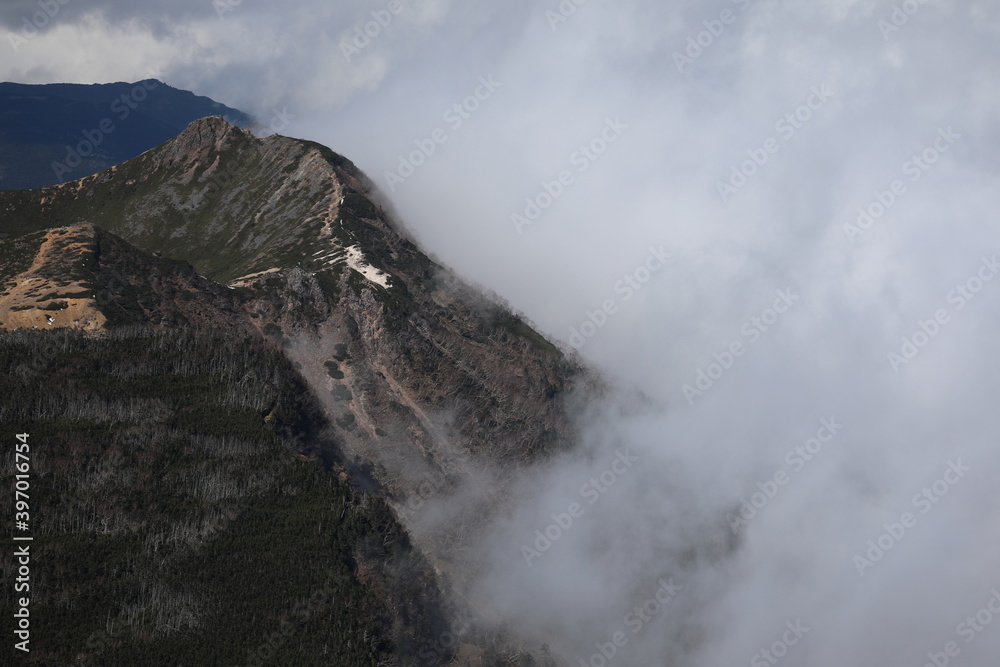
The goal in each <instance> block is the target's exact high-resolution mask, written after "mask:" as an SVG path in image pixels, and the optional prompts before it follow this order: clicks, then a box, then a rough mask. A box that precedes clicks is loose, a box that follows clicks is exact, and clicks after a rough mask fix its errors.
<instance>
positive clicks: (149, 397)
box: [0, 327, 447, 666]
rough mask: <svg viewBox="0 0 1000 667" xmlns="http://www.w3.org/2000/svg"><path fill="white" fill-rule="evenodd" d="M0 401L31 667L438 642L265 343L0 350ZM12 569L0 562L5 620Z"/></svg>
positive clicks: (428, 597) (418, 584)
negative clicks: (22, 538) (23, 526)
mask: <svg viewBox="0 0 1000 667" xmlns="http://www.w3.org/2000/svg"><path fill="white" fill-rule="evenodd" d="M0 395H2V396H3V397H4V398H3V399H0V423H3V424H4V425H5V426H7V427H8V428H7V429H5V430H6V432H7V437H10V438H13V435H14V433H17V432H27V433H30V434H31V437H30V440H29V442H30V444H31V447H32V456H33V461H32V472H33V476H32V488H31V512H32V531H33V534H34V536H35V540H34V542H33V543H32V554H33V560H32V562H33V567H34V573H35V579H34V581H33V588H32V591H31V594H32V595H31V597H32V602H31V609H32V616H31V619H32V620H31V623H32V644H31V648H32V652H31V654H30V657H29V658H28V662H29V664H39V665H69V664H81V665H130V666H131V665H157V664H162V665H179V664H185V665H234V664H274V665H290V664H294V665H313V664H315V665H320V664H322V665H330V664H336V665H345V666H350V665H376V664H379V663H380V661H381V660H386V659H389V657H390V656H396V655H399V654H401V653H402V652H404V651H407V652H414V653H415V650H414V647H418V646H422V645H424V644H425V643H426V642H428V641H431V640H432V638H433V637H435V636H437V635H439V634H440V632H441V631H442V630H441V629H442V627H443V626H442V621H441V611H440V607H439V597H438V593H437V590H436V588H435V586H434V584H433V579H432V577H431V575H430V574H429V572H428V568H427V567H426V566H425V565H424V564H423V562H422V560H421V558H420V557H419V556H418V555H417V554H416V553H415V552H414V550H413V549H412V548H411V546H410V544H409V541H408V538H407V536H406V534H405V533H404V531H403V530H402V528H401V527H400V526H399V524H398V523H397V522H396V520H395V518H394V516H393V514H392V512H391V511H390V509H389V508H388V507H387V506H386V504H385V503H384V502H383V501H382V500H381V499H379V498H377V497H375V496H373V495H370V494H369V493H366V492H362V491H360V490H358V489H357V488H354V487H353V486H351V485H350V484H349V483H348V482H347V478H346V475H344V474H343V473H341V474H338V473H337V470H338V469H339V468H338V467H337V462H338V457H339V451H338V449H337V447H336V443H335V442H334V441H333V440H332V437H331V436H330V434H329V432H328V431H327V427H326V424H325V422H324V420H323V417H322V415H321V412H320V410H319V409H318V407H317V406H316V405H315V404H314V403H313V402H312V399H311V397H310V394H309V392H308V390H307V388H306V387H305V385H304V384H303V383H302V381H301V379H300V378H299V377H298V375H297V374H296V373H295V371H294V369H292V367H291V365H290V364H289V362H288V361H287V360H285V358H284V357H283V356H282V355H281V353H280V351H279V350H277V349H276V348H274V347H273V346H272V345H270V344H269V343H267V342H266V341H264V340H262V339H260V338H244V337H236V336H233V335H232V334H222V333H219V332H212V331H196V330H188V331H186V332H176V331H164V330H160V331H155V332H154V331H152V330H149V329H144V328H132V327H126V328H118V329H114V330H112V331H111V332H110V333H108V334H107V335H104V336H102V337H99V338H86V337H84V336H82V335H81V334H78V333H71V332H67V331H61V332H58V331H57V332H13V333H6V334H0ZM8 451H9V452H10V451H13V447H10V448H8ZM317 460H321V461H325V462H326V463H327V468H328V469H327V470H324V466H322V465H320V463H318V462H317ZM13 462H14V457H13V456H12V455H8V456H5V457H4V459H3V467H4V477H5V478H6V479H13V474H14V471H13ZM12 500H13V498H12V496H11V494H4V495H3V496H2V500H0V508H2V511H3V513H4V515H5V516H13V514H12V508H11V507H10V504H11V502H12ZM13 571H14V567H13V559H12V556H11V552H10V550H4V556H3V573H4V582H3V586H2V593H0V600H2V604H3V607H4V608H5V609H12V608H13V601H12V599H11V598H12V595H13V585H12V573H13ZM4 626H5V627H7V628H8V632H7V634H10V632H9V630H10V629H11V628H10V626H11V620H10V619H9V618H8V620H7V621H6V622H5V623H4ZM255 656H258V657H263V658H266V659H264V660H263V661H262V662H255V659H256V658H255ZM438 657H439V659H441V661H442V662H444V661H445V660H444V658H445V657H447V656H438ZM386 664H395V663H391V662H390V663H386ZM413 664H421V663H413ZM423 664H428V663H423Z"/></svg>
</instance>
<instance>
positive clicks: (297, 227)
mask: <svg viewBox="0 0 1000 667" xmlns="http://www.w3.org/2000/svg"><path fill="white" fill-rule="evenodd" d="M378 202H379V199H378V195H377V193H376V192H375V189H374V187H373V186H372V184H371V183H370V182H369V180H368V179H367V178H366V177H365V176H364V175H363V174H362V173H361V172H360V171H358V170H357V168H356V167H355V166H354V165H353V164H352V163H351V162H349V161H348V160H346V159H345V158H343V157H341V156H339V155H337V154H335V153H333V152H332V151H330V150H329V149H326V148H324V147H322V146H319V145H317V144H313V143H310V142H305V141H298V140H293V139H289V138H285V137H278V136H273V137H269V138H267V139H258V138H255V137H253V136H252V135H251V134H249V133H248V132H245V131H244V130H241V129H239V128H237V127H235V126H233V125H230V124H229V123H227V122H225V121H224V120H222V119H221V118H205V119H202V120H200V121H197V122H195V123H192V124H191V125H190V126H189V127H188V128H187V129H186V130H185V131H184V132H183V133H182V134H181V135H179V136H178V137H176V138H175V139H173V140H171V141H170V142H167V143H166V144H163V145H161V146H159V147H157V148H155V149H153V150H151V151H148V152H146V153H144V154H143V155H141V156H139V157H137V158H135V159H134V160H131V161H129V162H127V163H124V164H122V165H119V166H117V167H114V168H112V169H109V170H107V171H105V172H102V173H100V174H96V175H94V176H91V177H88V178H85V179H82V180H80V181H75V182H72V183H66V184H64V185H61V186H55V187H49V188H42V189H39V190H32V191H12V192H2V193H0V228H2V229H5V230H10V231H11V233H13V234H18V235H22V236H21V237H19V238H30V237H29V236H23V235H26V234H31V233H38V232H40V231H41V230H45V229H49V228H52V227H56V226H67V225H73V227H72V229H74V230H78V231H76V232H73V233H75V234H84V235H86V234H91V235H92V236H94V237H95V238H98V239H100V238H104V241H103V245H101V244H98V246H99V247H104V248H106V249H107V250H105V251H102V252H98V253H96V255H94V256H95V258H96V259H95V261H96V262H97V264H98V267H97V268H98V269H100V268H101V267H102V266H104V265H107V266H109V267H115V268H116V271H117V272H118V274H119V275H120V277H119V278H117V280H118V282H119V283H124V284H126V285H129V286H131V287H132V288H134V289H133V290H132V291H129V290H119V291H118V292H114V295H115V297H114V298H113V299H111V300H109V302H108V303H103V304H102V303H96V304H94V305H90V306H86V305H81V306H80V308H90V309H91V310H92V311H93V316H92V320H91V321H92V322H94V324H93V325H92V328H96V327H100V326H103V325H104V324H105V322H104V321H102V320H101V317H103V318H104V320H107V321H111V323H112V324H113V323H114V318H115V317H116V313H117V311H118V310H125V311H127V312H130V313H132V315H133V316H134V317H141V318H145V319H146V320H147V321H150V322H153V323H155V324H158V325H159V326H169V325H172V324H181V323H189V324H195V325H198V326H211V325H214V326H224V327H233V328H237V329H240V330H247V329H253V330H256V331H259V332H260V333H261V334H263V335H266V336H269V337H271V338H273V339H274V340H276V341H279V342H280V343H281V345H282V346H283V348H284V350H285V352H286V354H287V355H288V356H289V357H290V358H291V359H292V360H293V361H294V362H295V363H296V365H297V367H298V368H299V371H300V372H301V374H302V376H303V377H304V378H305V380H306V381H307V382H308V384H309V386H310V387H311V389H312V390H313V392H314V394H315V395H316V397H317V398H319V400H320V402H321V403H322V405H323V406H324V408H325V410H326V412H327V416H328V418H329V421H330V423H331V424H332V427H331V428H332V430H333V433H332V439H333V441H335V442H336V443H337V447H338V451H336V452H329V453H328V454H329V456H341V455H344V456H346V458H347V459H349V460H350V461H349V463H352V464H353V468H354V469H355V470H363V471H364V474H363V475H359V478H364V479H366V480H367V482H368V483H373V484H375V485H376V486H378V487H379V488H381V489H382V490H383V491H384V492H385V494H386V496H387V497H388V498H389V499H390V500H391V501H393V502H394V503H396V507H397V509H400V508H402V507H403V506H404V505H405V504H406V503H407V501H412V500H413V499H414V498H422V499H427V498H428V497H433V496H440V495H446V494H447V493H448V491H449V490H450V489H452V488H454V487H455V485H456V484H457V483H458V482H460V481H462V480H464V479H467V478H468V476H469V475H470V474H471V473H472V472H473V471H474V470H476V469H479V468H486V469H489V471H490V474H491V475H493V476H500V477H502V476H503V475H505V474H508V473H509V472H510V471H512V470H514V469H516V468H517V467H518V466H520V465H522V464H525V463H528V462H531V461H536V460H538V458H539V457H542V456H544V455H545V454H546V453H547V452H549V451H552V450H554V449H557V448H562V447H566V446H568V445H569V444H570V443H572V442H573V441H574V439H575V434H574V431H573V428H572V426H571V421H570V419H569V418H568V416H567V414H568V404H569V402H570V401H571V400H572V398H573V396H574V392H575V389H578V388H581V387H582V388H584V389H586V390H587V392H592V391H594V390H595V389H597V388H598V387H599V381H597V380H596V379H595V378H594V377H593V376H592V375H590V374H589V373H588V372H587V371H585V370H584V369H583V368H582V367H581V366H579V365H578V364H577V363H576V362H575V361H573V360H571V359H569V358H567V357H566V356H565V355H564V354H563V352H562V351H561V350H560V349H559V348H557V347H556V346H554V345H552V344H551V343H550V342H549V341H547V340H546V339H545V338H544V337H542V336H541V335H539V334H538V333H537V332H535V331H534V330H532V329H531V328H530V327H529V326H528V325H527V324H526V323H525V322H524V321H523V320H522V319H521V318H519V317H518V316H516V315H515V314H514V313H512V312H510V310H509V309H507V308H506V307H504V306H503V305H501V304H499V303H498V302H497V301H496V300H495V299H491V298H489V297H487V296H486V295H484V294H482V293H481V292H479V291H477V290H476V289H473V288H472V287H470V286H468V285H467V284H465V283H463V282H462V281H461V280H460V279H459V278H457V277H456V276H455V275H454V274H452V273H451V272H450V271H448V270H447V269H445V268H443V267H441V266H439V265H438V264H436V263H435V262H434V261H432V260H431V259H430V258H428V257H427V256H426V255H425V254H424V253H423V252H421V251H420V249H419V248H417V247H416V245H415V244H414V243H413V242H412V241H411V240H410V239H409V238H408V236H407V235H406V234H405V232H403V231H402V230H401V229H400V228H399V226H398V225H397V224H396V223H395V222H393V221H392V220H391V218H390V217H389V215H387V214H386V212H385V211H384V210H383V208H382V206H381V205H380V204H379V203H378ZM101 229H104V230H107V231H108V232H111V234H105V233H104V232H102V231H100V230H101ZM87 230H89V231H87ZM45 233H46V234H50V235H51V234H55V232H52V231H49V232H45ZM102 234H103V235H104V237H102ZM112 234H113V235H115V236H112ZM117 237H121V239H118V238H117ZM122 239H123V240H122ZM13 240H14V239H12V240H11V241H8V243H10V242H12V241H13ZM129 244H131V245H134V246H136V247H137V248H139V249H141V250H139V251H136V250H134V249H131V250H129V247H130V245H129ZM151 252H155V253H157V254H159V253H162V254H163V255H164V256H167V257H170V258H172V259H174V260H182V262H181V263H178V262H173V263H168V262H167V260H163V259H161V258H159V257H153V256H152V255H148V254H147V253H151ZM115 253H117V255H116V254H115ZM129 257H130V258H132V260H129V262H126V261H125V258H129ZM116 258H117V259H116ZM186 262H189V263H190V264H191V265H193V267H194V268H193V269H192V268H190V267H187V266H186V264H183V263H186ZM165 263H167V264H169V266H167V264H165ZM126 264H127V265H129V266H131V267H132V268H130V269H129V270H127V271H126V270H124V269H123V268H122V267H123V266H124V265H126ZM170 267H173V268H172V269H171V268H170ZM185 267H186V268H185ZM195 270H197V271H198V272H201V273H202V274H204V275H205V276H207V278H202V277H200V276H198V275H197V274H196V273H194V272H195ZM23 271H24V269H21V271H19V272H18V273H17V274H16V275H18V276H20V275H21V274H22V273H23ZM92 273H93V277H92V278H91V279H90V282H89V283H85V284H86V285H88V286H89V287H95V286H97V287H99V286H100V284H104V283H106V282H107V280H109V278H108V274H109V271H107V270H95V271H93V272H92ZM144 274H145V276H146V278H147V280H145V281H143V280H140V279H138V277H140V276H142V275H144ZM21 280H22V279H21V278H18V279H17V280H16V281H15V282H20V281H21ZM102 281H104V283H102ZM216 281H218V282H216ZM140 284H141V285H144V287H143V289H145V288H148V290H147V291H146V292H144V295H145V297H144V299H139V298H138V297H137V295H136V294H135V293H134V292H135V290H136V289H138V288H139V287H138V286H139V285H140ZM19 289H20V288H19ZM88 312H90V311H88ZM8 317H9V315H7V314H5V313H0V320H3V321H6V318H8ZM134 317H133V319H134ZM10 321H12V322H13V321H14V320H13V319H11V320H10ZM129 321H132V320H129ZM53 326H57V325H56V324H53ZM421 487H422V488H421ZM488 504H489V498H488V497H480V498H478V504H476V503H473V505H472V506H470V507H468V508H460V509H461V511H462V512H465V520H469V517H470V516H478V515H479V514H480V513H481V512H484V511H486V510H487V509H488V508H487V506H488ZM403 516H405V512H404V513H403ZM415 537H416V538H417V541H418V543H422V544H423V545H424V546H425V547H427V548H428V550H429V555H430V556H431V557H432V558H433V559H434V560H435V561H436V562H437V564H438V565H439V567H445V569H446V566H445V564H444V562H443V560H441V554H440V553H437V554H436V553H434V544H435V542H434V541H432V540H431V539H429V536H428V539H425V540H421V536H420V535H416V536H415ZM454 565H455V566H456V567H461V564H460V563H457V562H456V563H454Z"/></svg>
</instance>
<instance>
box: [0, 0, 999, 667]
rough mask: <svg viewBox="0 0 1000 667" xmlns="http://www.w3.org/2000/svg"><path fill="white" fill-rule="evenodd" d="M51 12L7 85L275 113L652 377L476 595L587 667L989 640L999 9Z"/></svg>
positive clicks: (875, 661)
mask: <svg viewBox="0 0 1000 667" xmlns="http://www.w3.org/2000/svg"><path fill="white" fill-rule="evenodd" d="M43 5H45V3H44V2H43V3H39V2H28V1H22V2H14V3H7V4H5V5H4V7H3V9H2V11H0V23H2V25H3V26H4V29H5V30H7V31H8V34H7V35H5V36H4V40H3V41H4V42H5V44H3V45H0V47H2V48H3V49H5V50H6V55H5V57H4V58H3V59H2V61H0V78H4V79H9V80H17V81H23V82H46V81H79V82H91V81H112V80H134V79H141V78H144V77H145V76H147V74H146V71H147V70H148V69H149V68H157V69H158V70H159V71H161V72H162V78H163V79H164V80H166V81H167V82H168V83H170V84H171V85H175V86H178V87H181V88H188V89H191V90H194V91H195V92H197V93H199V94H205V95H209V96H211V97H213V98H215V99H217V100H219V101H222V102H224V103H226V104H229V105H232V106H236V107H238V108H242V109H244V110H246V111H249V112H254V113H256V114H257V115H258V116H260V117H262V118H267V117H268V116H269V115H270V114H273V113H277V112H278V111H284V112H285V113H287V114H290V115H291V116H293V117H294V118H293V120H292V121H291V122H290V123H289V125H288V127H287V128H286V129H285V130H284V133H286V134H290V135H292V136H301V137H305V138H309V139H313V140H316V141H320V142H322V143H324V144H327V145H329V146H331V147H332V148H333V149H334V150H337V151H338V152H341V153H343V154H345V155H347V156H349V157H350V158H351V159H352V160H354V161H355V162H356V163H357V164H358V165H359V166H361V167H362V168H363V169H364V170H365V171H366V172H367V173H368V174H369V175H370V176H371V177H372V179H373V180H374V181H375V182H376V183H378V184H379V186H380V187H381V188H383V190H385V192H386V194H387V195H388V197H389V198H390V199H391V200H392V201H393V203H394V204H395V206H396V207H397V209H398V210H399V212H400V216H401V218H402V220H403V221H404V222H405V224H406V225H407V226H408V227H409V228H410V229H411V230H413V233H414V235H415V236H416V237H417V238H418V239H419V240H420V241H421V243H422V244H423V245H424V246H425V247H427V248H428V249H429V250H430V251H431V252H432V253H433V254H435V255H436V256H437V257H439V258H440V259H442V260H443V261H444V262H445V263H447V264H449V265H451V266H453V267H455V268H456V269H457V270H458V271H459V272H460V273H461V274H463V275H465V276H467V277H469V278H471V279H473V280H475V281H477V282H479V283H481V284H483V285H486V286H488V287H490V288H492V289H494V290H496V291H497V292H498V293H500V294H501V295H502V296H504V297H505V298H507V299H509V300H510V302H511V303H512V304H513V305H514V306H515V307H517V308H519V309H521V310H522V311H524V312H525V313H526V314H527V315H528V316H529V317H530V318H531V319H532V320H533V321H534V322H535V323H536V324H537V325H538V326H539V328H541V329H542V330H543V331H544V332H545V333H546V334H547V335H549V336H550V337H553V338H555V339H558V340H561V341H563V342H565V343H566V344H567V345H571V344H572V345H573V346H575V347H578V348H579V350H580V354H581V355H582V356H583V357H584V358H586V359H588V360H589V361H591V362H592V363H594V364H596V365H598V366H599V367H600V368H602V369H604V370H605V371H606V372H607V373H608V375H609V376H610V377H612V378H614V379H615V380H616V381H617V382H618V383H620V384H621V385H622V386H623V387H626V388H628V389H633V390H634V389H637V390H640V391H641V392H643V394H644V395H646V396H647V397H648V401H647V402H646V403H645V404H644V405H642V406H636V405H633V404H631V403H629V402H628V401H626V400H625V399H622V401H621V404H620V405H609V406H606V407H605V409H604V410H602V411H601V412H600V414H596V415H592V416H590V417H589V418H588V421H587V422H586V427H587V428H586V442H585V443H584V447H583V450H582V451H583V453H577V454H576V455H574V456H573V457H567V458H565V459H563V460H559V461H556V462H553V463H552V464H551V465H548V466H546V467H544V469H540V470H538V471H537V473H536V474H534V475H528V476H526V477H525V478H524V479H523V480H521V481H519V482H518V484H519V485H520V486H518V487H516V489H517V492H516V493H513V494H512V495H513V496H520V497H522V498H525V499H527V500H528V502H525V503H523V504H520V505H518V506H511V507H508V508H505V509H504V511H503V513H502V516H503V519H502V520H501V521H500V522H499V524H498V525H497V526H496V527H495V528H494V529H493V530H491V531H490V534H489V537H488V539H487V541H486V542H485V543H484V545H483V548H484V558H485V559H486V560H484V562H483V567H482V570H481V572H479V573H478V577H477V578H476V580H475V581H474V583H473V584H472V588H471V593H470V599H473V600H476V601H477V602H478V603H479V604H481V605H483V607H484V608H485V607H488V608H489V609H490V610H491V611H492V612H493V613H495V614H496V616H497V617H498V618H505V619H508V620H510V621H511V622H512V623H513V624H514V626H515V627H516V629H517V630H519V631H520V632H522V633H524V634H525V635H526V636H529V637H531V638H532V639H537V640H538V642H539V643H540V642H541V641H548V642H549V643H551V644H552V646H553V649H554V650H558V652H559V653H560V655H562V656H564V657H565V658H566V659H567V664H573V665H578V664H583V665H586V664H590V665H593V666H594V667H600V665H605V664H606V665H649V664H677V665H704V666H705V667H714V666H717V665H722V664H750V665H755V666H756V665H771V664H778V663H781V662H784V663H786V664H798V665H810V666H816V667H827V666H833V665H843V664H851V665H858V666H867V665H872V666H875V665H886V664H893V665H908V664H912V665H914V666H920V665H924V664H939V665H940V664H944V662H943V661H945V660H947V662H948V664H961V665H969V666H983V667H986V666H988V665H994V664H995V662H996V656H997V655H1000V615H998V614H1000V594H998V593H997V591H998V590H1000V574H998V571H997V568H996V564H997V563H998V562H1000V529H998V526H1000V523H998V517H1000V500H998V497H997V495H996V493H995V490H994V489H995V483H994V480H995V479H996V476H997V474H998V472H1000V452H998V448H997V443H996V434H997V432H998V428H997V427H998V421H1000V417H998V416H997V415H998V414H1000V413H998V412H997V410H996V409H995V405H994V404H995V400H996V399H995V397H996V396H997V393H998V391H997V390H998V381H997V377H998V374H997V372H996V371H997V368H998V363H1000V352H998V347H997V343H996V336H995V331H996V330H997V326H998V324H1000V314H998V313H1000V309H998V308H997V305H998V303H1000V279H997V272H998V271H1000V267H998V265H997V259H998V257H1000V226H998V225H997V224H996V220H995V217H996V212H997V211H998V210H1000V207H998V203H1000V201H998V200H1000V187H998V186H1000V173H998V164H1000V162H998V160H997V157H996V156H997V154H998V148H1000V126H998V122H997V114H996V109H997V108H998V106H1000V85H998V81H1000V79H998V78H997V76H996V72H997V71H998V61H1000V40H998V39H997V37H998V33H1000V6H997V5H996V3H992V2H986V1H976V0H969V1H968V2H954V1H951V2H948V1H945V0H926V1H923V2H917V0H905V1H902V2H883V1H876V0H822V1H820V2H814V3H798V4H792V5H789V3H779V2H774V1H767V0H732V1H730V0H715V1H711V2H693V1H691V2H683V1H681V2H670V3H654V2H650V1H648V0H626V1H625V2H620V3H615V4H608V3H600V2H596V1H595V0H590V1H587V2H576V1H575V0H563V1H562V2H561V3H560V2H556V0H549V1H548V2H545V3H541V4H536V3H528V2H517V1H515V2H511V3H506V4H504V5H503V6H494V5H492V4H490V3H485V2H468V3H451V2H448V1H447V0H438V1H426V2H419V1H416V0H414V1H412V2H407V1H406V0H401V1H400V2H399V3H395V2H393V3H389V2H386V3H382V2H373V3H361V2H345V3H338V4H337V5H336V6H330V5H327V4H324V3H320V2H311V1H306V2H293V3H281V4H280V5H274V4H271V3H264V2H259V1H254V0H243V2H236V0H224V1H222V0H220V2H214V3H213V2H211V1H210V0H203V1H199V2H195V1H188V2H176V3H171V4H170V5H169V6H164V5H162V3H152V2H128V3H126V2H112V1H106V2H100V1H98V2H92V3H86V4H85V3H82V2H80V3H79V4H77V2H76V0H70V1H69V2H66V3H60V2H55V3H48V6H55V5H57V6H58V7H59V11H58V12H54V15H53V16H52V17H51V18H50V20H48V21H47V22H46V25H44V26H42V27H40V28H38V29H37V34H35V35H30V36H29V35H28V33H30V30H28V28H27V27H26V25H25V23H24V21H25V20H27V21H28V22H29V24H30V23H31V21H32V20H33V19H32V17H33V16H34V15H35V14H36V13H37V12H38V11H42V10H41V9H39V8H40V7H42V6H43ZM373 12H374V13H373ZM39 22H40V21H39ZM32 25H33V24H32ZM26 31H27V32H26ZM366 31H367V32H366ZM12 36H14V37H15V38H14V39H12ZM17 38H20V39H17ZM366 38H367V39H366ZM15 45H16V49H15ZM123 54H128V57H127V58H123V57H122V55H123ZM654 260H655V261H654ZM626 462H627V464H626ZM609 471H610V472H609ZM594 480H596V483H595V482H594ZM595 494H596V495H595ZM574 508H575V509H574ZM553 526H555V527H554V528H553ZM536 531H537V532H536ZM539 535H540V536H541V537H542V538H544V539H540V538H539ZM525 547H527V549H528V555H526V552H525ZM543 547H545V548H544V549H543ZM531 552H535V553H537V554H538V556H537V557H536V556H533V555H532V554H531ZM651 601H652V602H651ZM618 633H620V634H618ZM602 661H603V662H602Z"/></svg>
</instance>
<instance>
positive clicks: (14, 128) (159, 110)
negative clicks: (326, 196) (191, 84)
mask: <svg viewBox="0 0 1000 667" xmlns="http://www.w3.org/2000/svg"><path fill="white" fill-rule="evenodd" d="M205 116H222V117H224V118H225V119H227V120H228V121H229V122H231V123H233V124H235V125H238V126H240V127H248V126H250V125H251V123H252V122H253V119H252V118H251V116H249V115H248V114H246V113H244V112H242V111H240V110H238V109H233V108H232V107H228V106H226V105H224V104H221V103H219V102H216V101H214V100H212V99H210V98H208V97H203V96H198V95H195V94H194V93H192V92H190V91H187V90H180V89H178V88H174V87H172V86H169V85H167V84H165V83H163V82H162V81H159V80H157V79H145V80H142V81H137V82H134V83H125V82H119V83H105V84H90V85H85V84H72V83H51V84H39V85H35V84H23V83H9V82H8V83H0V190H14V189H28V188H36V187H42V186H45V185H56V184H58V183H65V182H67V181H71V180H76V179H79V178H83V177H85V176H89V175H91V174H94V173H97V172H99V171H101V170H103V169H107V168H108V167H111V166H112V165H115V164H119V163H122V162H125V161H126V160H130V159H131V158H133V157H135V156H137V155H140V154H141V153H143V152H145V151H147V150H149V149H150V148H153V147H154V146H157V145H159V144H161V143H163V142H165V141H167V140H169V139H170V138H172V137H174V136H176V135H177V134H179V133H180V132H181V131H182V130H183V129H184V128H185V127H187V126H188V124H190V123H191V122H192V121H194V120H197V119H198V118H203V117H205Z"/></svg>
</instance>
